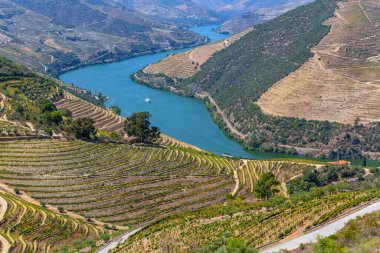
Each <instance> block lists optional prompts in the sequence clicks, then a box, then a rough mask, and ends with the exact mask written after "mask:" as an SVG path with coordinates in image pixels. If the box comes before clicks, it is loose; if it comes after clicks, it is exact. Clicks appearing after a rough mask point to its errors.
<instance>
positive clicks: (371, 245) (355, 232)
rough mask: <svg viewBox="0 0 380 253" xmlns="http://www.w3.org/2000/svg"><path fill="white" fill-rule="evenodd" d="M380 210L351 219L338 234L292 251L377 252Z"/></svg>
mask: <svg viewBox="0 0 380 253" xmlns="http://www.w3.org/2000/svg"><path fill="white" fill-rule="evenodd" d="M379 230H380V212H374V213H371V214H367V215H365V216H363V217H359V218H357V219H355V220H351V221H350V222H349V223H348V224H347V225H346V226H345V227H344V228H343V229H342V230H340V231H339V232H338V233H337V234H335V235H332V236H329V237H327V238H324V239H320V240H318V242H317V243H315V244H314V245H303V246H302V248H299V249H297V250H292V251H291V253H318V252H334V253H335V252H336V253H348V252H376V250H377V249H379V248H380V240H379V239H380V238H379V234H378V231H379Z"/></svg>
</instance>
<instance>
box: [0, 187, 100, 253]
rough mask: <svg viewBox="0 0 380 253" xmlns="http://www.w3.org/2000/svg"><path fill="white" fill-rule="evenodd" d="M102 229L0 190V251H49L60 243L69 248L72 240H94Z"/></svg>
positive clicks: (59, 246) (56, 247)
mask: <svg viewBox="0 0 380 253" xmlns="http://www.w3.org/2000/svg"><path fill="white" fill-rule="evenodd" d="M103 232H104V230H103V229H102V228H99V227H97V226H94V225H90V224H87V223H84V222H83V221H81V220H76V219H73V218H70V217H68V216H63V215H59V214H56V213H54V212H52V211H49V210H48V209H46V208H42V207H40V206H36V205H33V204H30V203H28V202H25V201H23V200H21V199H19V198H17V197H15V196H12V195H10V194H7V193H4V192H1V191H0V242H1V247H2V249H3V250H4V249H5V250H6V249H8V250H11V251H12V252H49V251H50V252H51V251H54V250H56V249H59V248H61V247H62V246H71V247H73V243H74V242H75V241H80V242H81V243H84V242H86V241H90V240H95V239H96V238H98V237H99V234H100V233H103ZM2 252H4V251H2ZM5 252H6V251H5Z"/></svg>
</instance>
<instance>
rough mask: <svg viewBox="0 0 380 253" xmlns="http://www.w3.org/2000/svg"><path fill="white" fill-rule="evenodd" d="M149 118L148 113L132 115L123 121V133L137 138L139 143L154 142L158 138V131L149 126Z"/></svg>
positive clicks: (156, 128) (154, 127)
mask: <svg viewBox="0 0 380 253" xmlns="http://www.w3.org/2000/svg"><path fill="white" fill-rule="evenodd" d="M150 117H151V115H150V113H149V112H138V113H132V115H131V116H130V117H128V118H127V119H126V121H125V132H126V133H127V134H128V135H129V136H134V137H137V138H138V140H139V141H140V142H145V141H147V140H156V139H157V138H158V137H159V136H160V130H159V129H158V127H156V126H152V127H151V126H150V125H151V123H150V121H149V118H150Z"/></svg>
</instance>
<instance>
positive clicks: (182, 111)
mask: <svg viewBox="0 0 380 253" xmlns="http://www.w3.org/2000/svg"><path fill="white" fill-rule="evenodd" d="M216 27H217V26H201V27H194V28H192V30H193V31H195V32H197V33H199V34H202V35H204V36H208V37H209V38H210V40H211V41H217V40H222V39H225V38H227V35H224V34H219V33H216V32H214V31H213V29H214V28H216ZM184 50H185V49H183V50H176V51H169V52H164V53H157V54H151V55H145V56H141V57H135V58H131V59H128V60H124V61H120V62H116V63H109V64H99V65H92V66H87V67H84V68H80V69H77V70H73V71H70V72H67V73H65V74H62V75H61V76H60V79H61V80H62V81H65V82H67V83H72V84H74V85H76V86H78V87H82V88H85V89H88V90H91V91H94V92H95V91H96V92H101V93H103V94H105V95H106V96H108V97H110V99H109V100H108V101H107V102H106V105H107V106H109V105H118V106H119V107H120V108H121V109H122V115H123V116H129V115H130V114H131V113H133V112H141V111H148V112H150V114H151V115H152V118H151V122H152V124H153V125H156V126H158V127H159V128H160V130H161V131H162V132H163V133H165V134H167V135H169V136H172V137H174V138H176V139H178V140H180V141H184V142H187V143H189V144H191V145H194V146H197V147H200V148H202V149H204V150H207V151H209V152H212V153H215V154H223V153H228V154H231V155H233V156H236V157H244V158H251V159H268V158H284V157H289V158H291V157H295V156H289V155H284V154H274V153H265V152H248V151H247V150H245V149H244V148H243V147H242V146H241V145H240V144H239V143H238V142H236V141H235V140H233V139H231V138H229V137H227V136H226V135H225V134H224V132H223V131H222V130H221V129H219V127H218V126H217V125H216V123H215V122H214V121H213V119H212V117H211V116H210V114H209V112H208V110H207V108H206V106H205V104H204V103H203V101H200V100H198V99H195V98H189V97H182V96H179V95H176V94H174V93H171V92H168V91H163V90H158V89H153V88H150V87H147V86H144V85H141V84H138V83H136V82H134V81H133V80H132V79H131V78H130V75H131V74H133V73H135V72H137V71H139V70H141V69H143V68H144V67H145V66H146V65H148V64H151V63H154V62H158V61H160V60H161V59H163V58H165V57H166V56H167V55H169V54H171V53H175V52H178V51H184ZM145 98H150V99H151V101H152V102H151V103H150V104H148V103H145V101H144V100H145ZM298 158H299V157H298ZM356 162H358V161H356Z"/></svg>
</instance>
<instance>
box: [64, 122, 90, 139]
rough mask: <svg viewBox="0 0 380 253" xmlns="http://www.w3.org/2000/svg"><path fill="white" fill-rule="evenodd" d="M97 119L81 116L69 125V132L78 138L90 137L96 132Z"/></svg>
mask: <svg viewBox="0 0 380 253" xmlns="http://www.w3.org/2000/svg"><path fill="white" fill-rule="evenodd" d="M94 123H95V121H94V120H93V119H91V118H79V119H76V120H74V121H73V122H72V123H71V125H70V126H69V130H68V131H69V132H70V133H72V134H73V135H74V136H75V138H77V139H90V138H93V137H94V136H95V134H96V128H95V126H94Z"/></svg>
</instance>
